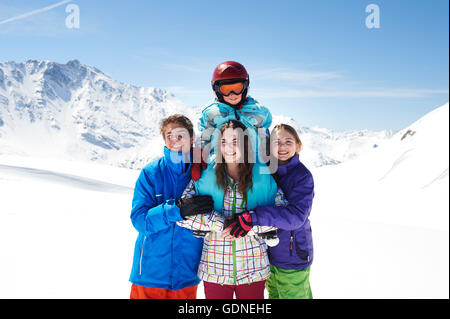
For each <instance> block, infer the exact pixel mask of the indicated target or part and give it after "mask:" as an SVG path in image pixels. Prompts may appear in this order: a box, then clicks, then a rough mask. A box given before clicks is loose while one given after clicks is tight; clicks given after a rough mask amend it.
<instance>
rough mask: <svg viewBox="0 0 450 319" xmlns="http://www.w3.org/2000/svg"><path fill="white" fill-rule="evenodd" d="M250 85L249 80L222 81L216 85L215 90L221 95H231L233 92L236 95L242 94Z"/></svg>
mask: <svg viewBox="0 0 450 319" xmlns="http://www.w3.org/2000/svg"><path fill="white" fill-rule="evenodd" d="M247 87H248V82H247V81H240V82H232V83H227V82H222V83H218V84H215V85H214V90H215V91H216V92H218V93H219V94H220V95H223V96H229V95H230V94H231V93H234V94H236V95H239V94H242V92H243V91H244V90H245V89H246V88H247Z"/></svg>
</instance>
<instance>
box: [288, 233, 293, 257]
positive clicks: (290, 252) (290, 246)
mask: <svg viewBox="0 0 450 319" xmlns="http://www.w3.org/2000/svg"><path fill="white" fill-rule="evenodd" d="M293 244H294V232H293V231H292V230H291V243H290V245H289V254H290V255H291V256H292V249H293V248H294V247H293Z"/></svg>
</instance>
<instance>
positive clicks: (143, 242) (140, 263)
mask: <svg viewBox="0 0 450 319" xmlns="http://www.w3.org/2000/svg"><path fill="white" fill-rule="evenodd" d="M146 239H147V236H144V240H143V241H142V248H141V258H140V259H139V276H140V275H142V257H143V256H144V244H145V240H146Z"/></svg>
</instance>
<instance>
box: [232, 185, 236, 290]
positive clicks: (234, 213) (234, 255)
mask: <svg viewBox="0 0 450 319" xmlns="http://www.w3.org/2000/svg"><path fill="white" fill-rule="evenodd" d="M235 187H236V184H234V185H233V187H232V189H233V191H234V194H233V195H234V198H233V204H232V205H233V206H232V209H231V212H232V217H233V218H234V216H235V215H236V188H235ZM231 247H232V249H233V281H234V285H235V286H236V284H237V271H236V242H235V241H233V242H232V243H231Z"/></svg>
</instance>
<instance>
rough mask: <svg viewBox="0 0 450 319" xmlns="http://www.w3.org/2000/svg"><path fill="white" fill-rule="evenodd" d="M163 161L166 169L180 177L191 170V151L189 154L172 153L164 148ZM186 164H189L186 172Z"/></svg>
mask: <svg viewBox="0 0 450 319" xmlns="http://www.w3.org/2000/svg"><path fill="white" fill-rule="evenodd" d="M164 159H165V161H166V165H167V167H168V168H169V169H170V170H171V171H172V172H173V173H174V174H175V175H182V174H185V173H187V172H188V171H189V170H190V168H191V163H192V151H191V152H189V153H181V152H173V151H171V150H169V149H168V148H167V147H164ZM186 163H189V166H188V169H187V170H186Z"/></svg>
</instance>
